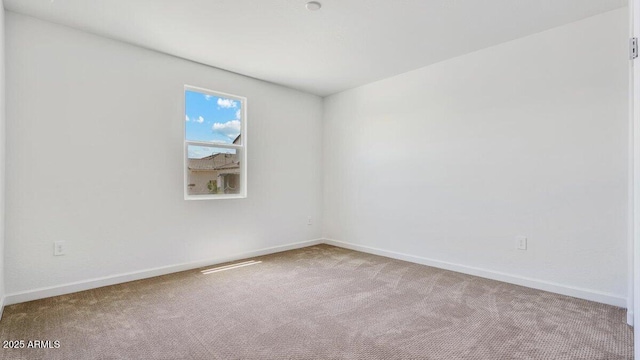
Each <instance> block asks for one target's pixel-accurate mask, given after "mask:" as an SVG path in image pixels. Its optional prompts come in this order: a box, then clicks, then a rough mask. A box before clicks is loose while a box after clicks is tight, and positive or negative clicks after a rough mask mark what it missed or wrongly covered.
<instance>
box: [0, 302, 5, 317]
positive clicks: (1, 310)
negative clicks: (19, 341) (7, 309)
mask: <svg viewBox="0 0 640 360" xmlns="http://www.w3.org/2000/svg"><path fill="white" fill-rule="evenodd" d="M4 304H5V297H4V296H2V297H0V320H2V314H3V313H4Z"/></svg>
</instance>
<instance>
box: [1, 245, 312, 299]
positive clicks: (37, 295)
mask: <svg viewBox="0 0 640 360" xmlns="http://www.w3.org/2000/svg"><path fill="white" fill-rule="evenodd" d="M321 243H323V240H322V239H315V240H308V241H302V242H297V243H292V244H287V245H280V246H273V247H269V248H264V249H260V250H255V251H249V252H245V253H241V254H235V255H231V256H224V257H220V258H215V259H210V260H201V261H194V262H189V263H184V264H176V265H169V266H162V267H158V268H153V269H147V270H140V271H134V272H129V273H124V274H118V275H112V276H105V277H101V278H96V279H90V280H84V281H78V282H73V283H68V284H63V285H58V286H51V287H44V288H40V289H35V290H28V291H23V292H17V293H13V294H8V295H6V296H5V297H4V298H3V299H2V300H3V302H4V304H3V305H12V304H18V303H22V302H26V301H32V300H38V299H44V298H48V297H52V296H58V295H64V294H70V293H74V292H78V291H84V290H90V289H95V288H99V287H103V286H109V285H115V284H121V283H125V282H129V281H134V280H141V279H146V278H150V277H155V276H160V275H166V274H171V273H175V272H179V271H185V270H191V269H197V268H200V267H205V266H210V265H215V264H220V263H224V262H229V261H236V260H240V259H246V258H251V257H256V256H262V255H269V254H274V253H278V252H282V251H287V250H293V249H299V248H303V247H307V246H313V245H318V244H321Z"/></svg>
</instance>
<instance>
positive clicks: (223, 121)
mask: <svg viewBox="0 0 640 360" xmlns="http://www.w3.org/2000/svg"><path fill="white" fill-rule="evenodd" d="M241 111H242V103H241V102H240V101H238V100H233V99H227V98H223V97H218V96H214V95H208V94H203V93H200V92H197V91H191V90H187V91H185V129H186V134H185V135H186V140H191V141H209V142H217V143H223V144H231V143H233V140H235V138H236V137H237V136H238V135H240V115H241ZM191 148H194V149H195V147H192V146H190V147H189V149H190V150H189V157H190V158H198V155H201V154H202V153H203V152H200V154H197V155H196V154H195V153H194V154H192V153H191ZM202 150H204V149H202ZM192 155H193V156H192ZM208 155H210V154H208ZM205 156H206V155H205Z"/></svg>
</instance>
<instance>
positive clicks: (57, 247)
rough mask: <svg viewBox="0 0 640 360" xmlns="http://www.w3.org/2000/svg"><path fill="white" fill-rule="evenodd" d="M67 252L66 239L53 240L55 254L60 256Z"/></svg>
mask: <svg viewBox="0 0 640 360" xmlns="http://www.w3.org/2000/svg"><path fill="white" fill-rule="evenodd" d="M66 253H67V242H66V241H54V242H53V255H54V256H60V255H64V254H66Z"/></svg>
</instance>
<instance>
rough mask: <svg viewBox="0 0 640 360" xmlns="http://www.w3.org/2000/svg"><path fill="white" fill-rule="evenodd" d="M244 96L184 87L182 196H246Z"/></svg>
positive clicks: (245, 101)
mask: <svg viewBox="0 0 640 360" xmlns="http://www.w3.org/2000/svg"><path fill="white" fill-rule="evenodd" d="M246 109H247V99H245V98H243V97H239V96H235V95H229V94H223V93H218V92H215V91H211V90H206V89H201V88H197V87H192V86H185V87H184V116H185V122H184V124H185V125H184V159H185V160H184V186H185V189H184V198H185V199H186V200H194V199H229V198H232V199H233V198H236V199H237V198H244V197H246V196H247V161H246V160H247V150H246V143H247V137H246V126H247V120H246V111H247V110H246Z"/></svg>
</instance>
